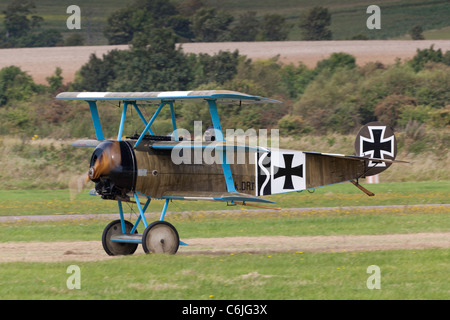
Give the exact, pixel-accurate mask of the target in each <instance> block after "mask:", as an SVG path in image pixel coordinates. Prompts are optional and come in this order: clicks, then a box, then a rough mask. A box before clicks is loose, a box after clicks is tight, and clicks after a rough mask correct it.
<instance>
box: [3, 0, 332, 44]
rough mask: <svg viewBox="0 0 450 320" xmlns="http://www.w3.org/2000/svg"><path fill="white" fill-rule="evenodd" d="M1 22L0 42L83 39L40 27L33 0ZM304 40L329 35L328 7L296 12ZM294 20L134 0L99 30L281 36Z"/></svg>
mask: <svg viewBox="0 0 450 320" xmlns="http://www.w3.org/2000/svg"><path fill="white" fill-rule="evenodd" d="M2 14H3V15H4V19H3V23H2V26H1V27H0V48H19V47H52V46H61V45H82V44H83V42H84V41H83V39H82V38H81V36H80V35H79V34H77V33H73V34H72V35H71V36H69V37H68V38H66V39H64V38H63V36H62V34H61V32H60V31H58V30H56V29H44V28H42V24H43V23H44V18H43V17H41V16H39V15H37V12H36V5H35V3H34V1H32V0H13V1H11V2H10V3H9V4H8V6H7V7H6V9H5V10H3V11H2ZM298 23H299V26H300V28H302V30H303V33H304V39H305V40H330V39H332V34H331V31H330V30H329V26H330V24H331V14H330V13H329V12H328V9H327V8H323V7H314V8H312V9H310V10H309V11H307V12H304V13H303V14H302V15H301V17H299V22H298ZM292 27H293V24H292V23H288V22H287V20H286V18H285V17H284V16H282V15H280V14H274V13H269V14H265V15H263V16H261V17H258V16H257V12H256V11H248V12H244V13H242V14H240V15H238V17H237V18H235V17H234V16H233V15H231V14H230V13H229V12H227V11H224V10H217V9H215V8H210V7H207V6H206V5H205V4H204V2H203V1H202V0H184V1H182V2H180V3H179V4H178V5H175V4H173V3H172V2H170V1H166V0H135V1H134V2H132V3H130V4H128V5H127V6H125V7H124V8H122V9H119V10H117V11H115V12H113V13H112V14H111V15H110V16H109V17H108V18H107V22H106V26H105V27H104V30H103V33H104V36H105V37H106V39H107V41H108V43H109V44H111V45H116V44H130V43H132V42H133V39H134V38H135V37H136V38H139V37H141V36H142V34H147V33H149V32H151V31H152V30H153V29H160V28H166V29H168V30H171V31H172V32H173V33H174V34H175V35H176V36H177V37H178V38H177V39H178V41H180V42H186V41H190V42H193V41H195V42H213V41H283V40H286V39H287V38H288V34H289V32H290V30H291V29H292Z"/></svg>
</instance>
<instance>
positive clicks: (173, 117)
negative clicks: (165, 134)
mask: <svg viewBox="0 0 450 320" xmlns="http://www.w3.org/2000/svg"><path fill="white" fill-rule="evenodd" d="M169 105H170V115H171V117H172V128H173V137H174V139H175V141H179V139H178V132H177V121H176V118H175V110H174V108H173V102H172V101H171V102H169Z"/></svg>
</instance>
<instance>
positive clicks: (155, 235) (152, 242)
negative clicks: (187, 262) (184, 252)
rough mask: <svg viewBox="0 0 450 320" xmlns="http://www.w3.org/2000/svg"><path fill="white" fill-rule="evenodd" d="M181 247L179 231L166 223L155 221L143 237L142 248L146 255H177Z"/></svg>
mask: <svg viewBox="0 0 450 320" xmlns="http://www.w3.org/2000/svg"><path fill="white" fill-rule="evenodd" d="M179 246H180V237H179V236H178V232H177V229H175V227H174V226H173V225H171V224H170V223H168V222H166V221H155V222H153V223H152V224H150V225H149V226H148V227H147V228H146V229H145V231H144V234H143V235H142V248H143V249H144V252H145V253H168V254H175V253H177V251H178V247H179Z"/></svg>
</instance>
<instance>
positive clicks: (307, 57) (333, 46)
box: [0, 40, 450, 84]
mask: <svg viewBox="0 0 450 320" xmlns="http://www.w3.org/2000/svg"><path fill="white" fill-rule="evenodd" d="M432 44H434V48H435V49H439V48H440V49H442V51H444V52H445V51H447V50H450V41H449V40H422V41H408V40H372V41H283V42H218V43H185V44H183V45H182V48H183V50H184V52H186V53H208V54H215V53H218V52H219V51H221V50H222V51H227V50H229V51H234V50H236V49H238V50H239V53H240V54H242V55H246V56H247V57H248V58H252V59H254V60H256V59H268V58H272V57H274V56H276V55H280V61H282V62H283V63H298V62H299V61H302V62H303V63H304V64H306V65H307V66H308V67H314V66H315V65H316V63H317V61H319V60H322V59H325V58H327V57H329V56H330V54H331V53H333V52H347V53H349V54H352V55H354V56H355V57H356V62H357V63H358V64H360V65H364V64H366V63H367V62H370V61H379V62H382V63H385V64H392V63H394V62H395V59H396V58H400V59H402V60H406V59H410V58H412V57H413V56H414V55H415V54H416V50H417V48H420V49H424V48H429V47H430V46H431V45H432ZM127 48H128V46H127V45H121V46H83V47H56V48H23V49H1V50H0V69H1V68H3V67H5V66H9V65H16V66H19V67H20V68H22V70H24V71H26V72H28V73H29V74H30V75H31V76H32V77H33V79H34V80H35V81H36V82H37V83H44V84H47V82H46V80H45V78H46V77H48V76H50V75H52V74H53V73H54V71H55V68H56V67H58V66H59V67H61V68H62V69H63V77H64V80H65V81H66V82H71V81H73V79H74V77H75V72H76V71H77V70H79V69H80V67H81V66H82V65H83V64H85V63H86V62H87V61H88V60H89V56H90V55H91V54H93V53H95V54H96V55H97V56H98V57H101V56H102V55H103V54H105V53H107V52H108V51H110V50H113V49H119V50H124V49H127Z"/></svg>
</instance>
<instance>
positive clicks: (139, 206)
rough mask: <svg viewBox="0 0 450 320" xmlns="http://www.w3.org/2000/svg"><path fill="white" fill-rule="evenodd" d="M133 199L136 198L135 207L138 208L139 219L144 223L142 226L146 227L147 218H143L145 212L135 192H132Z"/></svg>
mask: <svg viewBox="0 0 450 320" xmlns="http://www.w3.org/2000/svg"><path fill="white" fill-rule="evenodd" d="M134 199H135V200H136V205H137V207H138V209H139V214H140V217H141V220H142V222H143V223H144V226H145V227H146V228H147V227H148V223H147V219H145V212H144V210H143V209H142V206H141V203H140V202H139V197H138V195H137V193H136V192H135V193H134Z"/></svg>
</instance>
